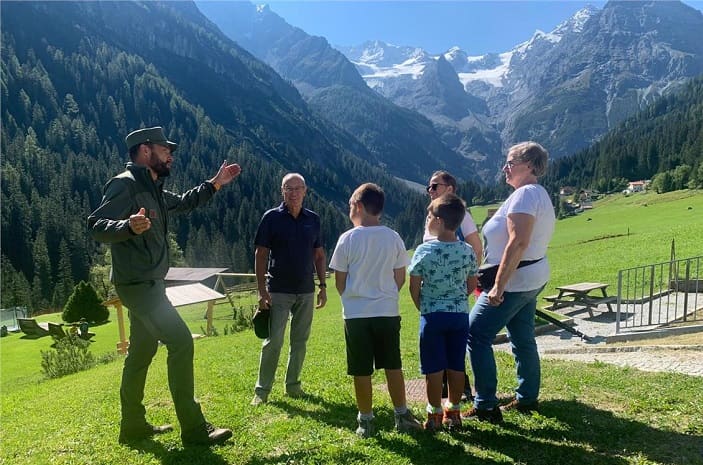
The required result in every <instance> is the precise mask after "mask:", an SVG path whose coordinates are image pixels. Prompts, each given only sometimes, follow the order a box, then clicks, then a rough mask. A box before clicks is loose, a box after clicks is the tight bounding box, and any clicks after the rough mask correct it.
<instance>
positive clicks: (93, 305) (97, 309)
mask: <svg viewBox="0 0 703 465" xmlns="http://www.w3.org/2000/svg"><path fill="white" fill-rule="evenodd" d="M109 316H110V311H109V310H108V309H107V307H105V305H103V304H102V302H101V301H100V299H99V298H98V294H97V293H96V292H95V289H93V286H91V285H90V284H89V283H87V282H85V281H81V282H80V283H78V284H77V285H76V287H75V288H74V289H73V294H71V297H69V298H68V302H66V306H65V307H64V309H63V314H62V315H61V318H62V319H63V321H65V322H67V323H75V322H76V321H79V320H80V319H81V318H85V319H86V320H87V321H88V322H90V323H102V322H104V321H106V320H107V319H108V317H109Z"/></svg>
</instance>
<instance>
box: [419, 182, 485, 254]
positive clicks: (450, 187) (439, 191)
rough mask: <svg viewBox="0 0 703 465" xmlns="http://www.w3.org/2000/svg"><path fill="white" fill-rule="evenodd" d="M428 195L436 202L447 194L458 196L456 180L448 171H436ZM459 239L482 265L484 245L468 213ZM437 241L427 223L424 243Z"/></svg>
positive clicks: (428, 188)
mask: <svg viewBox="0 0 703 465" xmlns="http://www.w3.org/2000/svg"><path fill="white" fill-rule="evenodd" d="M426 189H427V193H428V194H430V199H432V200H434V199H436V198H437V197H440V196H442V195H444V194H446V193H451V194H455V195H456V178H454V176H452V175H451V174H449V173H448V172H446V171H435V172H434V173H432V177H431V178H430V182H429V184H428V185H427V188H426ZM457 237H458V238H459V240H462V241H465V242H466V243H467V244H469V245H470V246H471V248H472V249H474V254H476V262H477V264H478V265H481V259H482V257H483V245H482V244H481V238H480V237H479V235H478V228H477V227H476V223H474V220H473V218H471V214H470V213H469V212H468V211H467V212H466V215H464V221H462V222H461V226H460V227H459V229H458V230H457ZM433 239H437V237H436V236H433V235H432V234H430V231H429V230H428V229H427V223H425V234H424V235H423V236H422V242H427V241H431V240H433Z"/></svg>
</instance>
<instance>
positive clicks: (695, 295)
mask: <svg viewBox="0 0 703 465" xmlns="http://www.w3.org/2000/svg"><path fill="white" fill-rule="evenodd" d="M690 321H703V256H699V257H692V258H684V259H681V260H671V261H668V262H663V263H656V264H652V265H644V266H638V267H634V268H627V269H624V270H620V271H619V272H618V300H617V312H616V316H615V332H616V333H619V332H620V331H621V330H623V329H633V328H640V329H646V328H647V327H658V326H662V325H665V324H671V323H679V322H690Z"/></svg>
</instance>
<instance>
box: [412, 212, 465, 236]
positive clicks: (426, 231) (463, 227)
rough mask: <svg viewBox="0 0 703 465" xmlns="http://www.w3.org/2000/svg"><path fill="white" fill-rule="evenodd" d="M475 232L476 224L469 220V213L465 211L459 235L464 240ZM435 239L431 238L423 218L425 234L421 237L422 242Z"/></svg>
mask: <svg viewBox="0 0 703 465" xmlns="http://www.w3.org/2000/svg"><path fill="white" fill-rule="evenodd" d="M476 231H478V228H477V227H476V223H474V219H473V218H471V213H469V212H468V211H467V212H466V215H464V219H463V221H462V222H461V234H463V235H464V238H466V236H468V235H469V234H471V233H475V232H476ZM435 239H437V236H433V235H432V234H430V232H429V231H428V230H427V218H425V234H423V236H422V242H427V241H433V240H435Z"/></svg>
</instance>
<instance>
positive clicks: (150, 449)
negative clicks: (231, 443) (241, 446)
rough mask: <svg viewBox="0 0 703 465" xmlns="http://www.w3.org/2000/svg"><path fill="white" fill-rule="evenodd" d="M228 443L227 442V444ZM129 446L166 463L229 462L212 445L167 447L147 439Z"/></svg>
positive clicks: (219, 463) (166, 464)
mask: <svg viewBox="0 0 703 465" xmlns="http://www.w3.org/2000/svg"><path fill="white" fill-rule="evenodd" d="M226 445H227V443H226V444H225V446H226ZM126 447H129V448H131V449H134V450H138V451H139V452H142V453H144V454H150V455H152V456H154V457H155V458H156V459H158V460H160V461H161V463H163V464H164V465H182V464H183V465H185V464H188V465H190V464H193V465H197V464H204V465H205V464H207V465H211V464H212V465H228V462H227V461H226V460H225V459H223V458H222V457H220V456H219V455H217V454H215V453H214V452H213V451H212V450H211V449H210V447H206V446H199V447H186V448H183V449H172V450H169V449H166V448H165V447H164V445H163V444H161V443H160V442H158V441H155V440H153V439H145V440H142V441H139V442H136V443H134V444H130V445H129V446H126Z"/></svg>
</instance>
